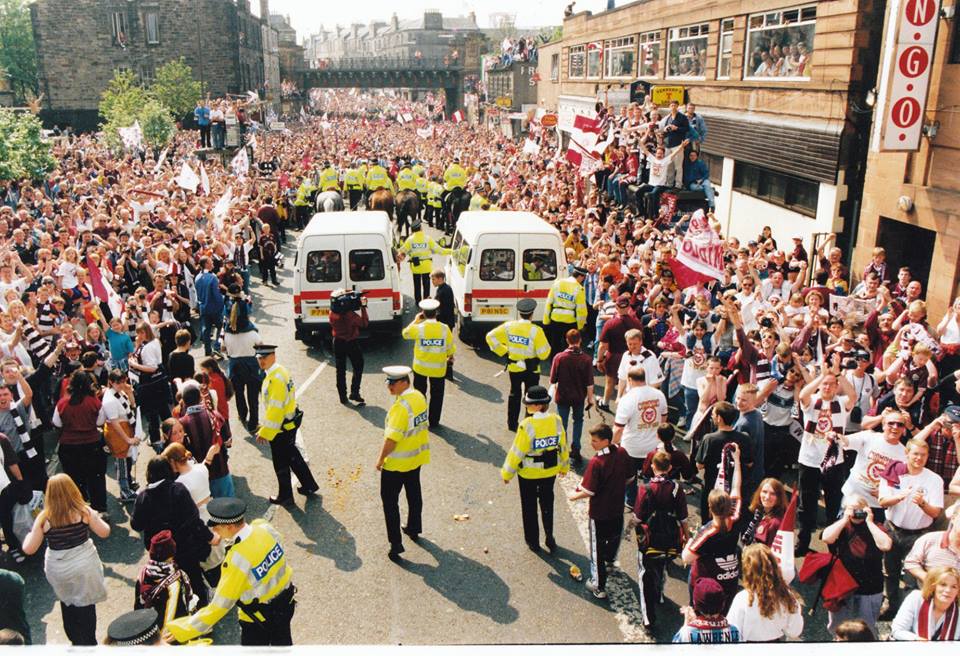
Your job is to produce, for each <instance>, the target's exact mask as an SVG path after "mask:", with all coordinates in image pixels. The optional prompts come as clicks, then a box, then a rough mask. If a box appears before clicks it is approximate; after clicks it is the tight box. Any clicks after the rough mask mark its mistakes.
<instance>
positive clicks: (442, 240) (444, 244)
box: [440, 237, 450, 248]
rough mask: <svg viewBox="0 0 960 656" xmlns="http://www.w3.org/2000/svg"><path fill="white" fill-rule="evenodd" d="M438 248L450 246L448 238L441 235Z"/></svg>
mask: <svg viewBox="0 0 960 656" xmlns="http://www.w3.org/2000/svg"><path fill="white" fill-rule="evenodd" d="M440 248H450V238H449V237H441V238H440Z"/></svg>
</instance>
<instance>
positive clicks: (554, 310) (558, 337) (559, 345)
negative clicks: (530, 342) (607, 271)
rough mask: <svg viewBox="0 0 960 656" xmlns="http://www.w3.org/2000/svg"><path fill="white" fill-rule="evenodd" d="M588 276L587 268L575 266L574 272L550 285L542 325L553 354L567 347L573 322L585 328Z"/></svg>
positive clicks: (580, 328)
mask: <svg viewBox="0 0 960 656" xmlns="http://www.w3.org/2000/svg"><path fill="white" fill-rule="evenodd" d="M586 277H587V270H586V269H584V268H583V267H579V266H575V267H573V275H571V276H570V277H568V278H560V279H558V280H557V281H556V282H555V283H553V286H552V287H551V288H550V294H549V295H548V296H547V306H546V308H545V309H544V312H543V326H544V329H545V330H546V332H547V340H548V341H549V342H550V349H551V350H552V351H553V352H554V353H559V352H560V351H562V350H564V349H565V348H566V343H567V341H566V339H567V338H566V334H567V331H568V330H570V329H571V328H573V326H574V325H576V327H577V330H583V327H584V326H585V325H586V324H587V297H586V293H585V292H584V290H583V281H584V280H585V279H586Z"/></svg>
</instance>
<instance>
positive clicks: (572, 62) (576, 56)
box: [567, 46, 587, 78]
mask: <svg viewBox="0 0 960 656" xmlns="http://www.w3.org/2000/svg"><path fill="white" fill-rule="evenodd" d="M586 51H587V47H586V46H573V47H572V48H570V53H569V57H570V59H569V62H568V67H567V77H571V78H581V77H583V76H584V74H585V73H586V59H585V54H586Z"/></svg>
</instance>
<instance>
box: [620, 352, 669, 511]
mask: <svg viewBox="0 0 960 656" xmlns="http://www.w3.org/2000/svg"><path fill="white" fill-rule="evenodd" d="M624 357H626V356H624ZM627 380H628V383H629V385H630V389H628V390H627V392H626V393H625V394H624V395H623V396H622V397H621V398H620V401H619V402H618V403H617V414H616V417H615V418H614V429H613V442H614V444H616V445H617V446H622V447H623V448H624V449H625V450H626V452H627V455H629V456H630V457H631V458H632V459H633V464H634V466H635V467H636V470H637V472H638V474H637V476H638V477H639V475H640V474H639V472H640V471H641V470H642V469H643V461H644V459H645V458H646V457H647V454H648V453H650V452H651V451H655V450H656V449H657V446H658V445H659V444H660V440H659V439H658V438H657V427H658V426H659V425H660V424H661V423H662V422H664V421H666V419H667V398H666V397H665V396H664V395H663V392H661V391H660V390H658V389H654V388H653V387H650V386H649V385H647V383H646V380H647V374H646V372H645V371H644V369H643V367H640V366H635V367H633V368H632V369H630V371H629V373H628V374H627ZM636 496H637V487H636V484H634V485H631V486H628V487H627V499H626V503H627V505H628V506H630V507H632V506H633V500H634V499H635V498H636Z"/></svg>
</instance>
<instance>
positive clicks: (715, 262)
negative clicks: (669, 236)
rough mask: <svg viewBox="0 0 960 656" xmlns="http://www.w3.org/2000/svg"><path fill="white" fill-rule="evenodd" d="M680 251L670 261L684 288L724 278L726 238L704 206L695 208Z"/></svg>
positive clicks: (677, 279) (676, 276) (675, 275)
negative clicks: (722, 235)
mask: <svg viewBox="0 0 960 656" xmlns="http://www.w3.org/2000/svg"><path fill="white" fill-rule="evenodd" d="M678 252H679V254H678V255H677V257H675V258H672V259H671V260H669V261H668V262H667V264H668V265H669V266H670V270H671V271H673V275H674V278H675V279H676V281H677V285H679V286H680V288H681V289H686V288H687V287H692V286H693V285H695V284H697V283H698V282H709V281H711V280H723V240H722V239H720V235H718V234H717V233H716V232H714V231H713V229H712V228H711V227H710V224H709V223H708V222H707V219H706V216H704V213H703V210H697V211H696V212H694V214H693V218H691V219H690V227H689V228H687V233H686V234H685V235H684V237H683V241H682V242H681V244H680V248H679V249H678Z"/></svg>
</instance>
